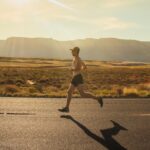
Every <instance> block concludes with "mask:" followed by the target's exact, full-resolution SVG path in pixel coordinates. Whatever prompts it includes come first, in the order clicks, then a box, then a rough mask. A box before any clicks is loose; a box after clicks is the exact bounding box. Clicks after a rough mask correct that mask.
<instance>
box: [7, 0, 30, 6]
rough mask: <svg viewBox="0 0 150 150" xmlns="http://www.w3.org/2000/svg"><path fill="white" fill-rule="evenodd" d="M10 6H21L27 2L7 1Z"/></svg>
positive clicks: (26, 0) (20, 0) (22, 0)
mask: <svg viewBox="0 0 150 150" xmlns="http://www.w3.org/2000/svg"><path fill="white" fill-rule="evenodd" d="M7 1H8V2H9V3H10V4H12V5H15V6H23V5H25V4H27V3H28V2H29V0H7Z"/></svg>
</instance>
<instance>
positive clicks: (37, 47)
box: [0, 37, 150, 62]
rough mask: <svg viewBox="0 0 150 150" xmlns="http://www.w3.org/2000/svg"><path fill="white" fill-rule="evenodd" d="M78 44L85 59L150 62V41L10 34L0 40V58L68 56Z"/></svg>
mask: <svg viewBox="0 0 150 150" xmlns="http://www.w3.org/2000/svg"><path fill="white" fill-rule="evenodd" d="M74 46H79V47H80V49H81V57H82V58H83V59H88V60H105V61H135V62H150V42H144V41H137V40H123V39H115V38H101V39H92V38H88V39H79V40H72V41H57V40H54V39H50V38H22V37H11V38H8V39H7V40H0V57H25V58H32V57H33V58H57V59H68V58H71V54H70V52H69V49H70V48H72V47H74Z"/></svg>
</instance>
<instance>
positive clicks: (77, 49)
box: [70, 47, 80, 56]
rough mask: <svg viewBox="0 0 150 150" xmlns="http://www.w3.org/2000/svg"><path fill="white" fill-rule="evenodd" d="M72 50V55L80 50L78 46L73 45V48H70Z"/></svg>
mask: <svg viewBox="0 0 150 150" xmlns="http://www.w3.org/2000/svg"><path fill="white" fill-rule="evenodd" d="M70 50H71V52H72V55H73V56H78V55H79V52H80V48H79V47H74V48H73V49H70Z"/></svg>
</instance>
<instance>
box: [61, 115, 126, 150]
mask: <svg viewBox="0 0 150 150" xmlns="http://www.w3.org/2000/svg"><path fill="white" fill-rule="evenodd" d="M60 117H61V118H65V119H68V120H71V121H72V122H74V123H75V124H76V125H77V126H78V127H80V128H81V129H82V130H83V131H84V132H85V134H87V135H88V136H89V137H91V138H92V139H94V140H95V141H97V142H98V143H100V144H102V145H103V146H104V147H106V148H107V149H108V150H127V149H126V148H125V147H123V146H122V145H120V144H119V143H118V142H117V141H116V140H115V139H114V138H113V137H112V136H113V135H117V134H118V133H119V132H120V131H121V130H127V129H126V128H124V127H122V126H121V125H119V124H118V123H116V122H115V121H112V120H111V122H112V123H113V125H114V126H113V127H112V128H108V129H103V130H100V132H101V133H102V135H103V138H102V137H100V136H97V135H96V134H94V133H93V132H92V131H90V130H89V129H88V128H87V127H86V126H84V125H83V124H81V123H80V122H79V121H77V120H75V119H74V118H73V117H72V116H70V115H61V116H60Z"/></svg>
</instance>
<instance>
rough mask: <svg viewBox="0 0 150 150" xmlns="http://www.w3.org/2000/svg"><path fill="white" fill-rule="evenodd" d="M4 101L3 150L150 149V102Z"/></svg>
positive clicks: (0, 105) (0, 110) (0, 104)
mask: <svg viewBox="0 0 150 150" xmlns="http://www.w3.org/2000/svg"><path fill="white" fill-rule="evenodd" d="M65 102H66V101H65V99H55V98H53V99H49V98H0V150H105V149H106V150H107V149H109V150H124V149H128V150H150V99H104V107H103V108H100V105H99V104H98V103H97V102H96V101H94V100H92V99H72V103H71V107H70V109H71V112H70V113H68V114H67V113H60V112H58V111H57V109H58V108H61V107H62V106H64V105H65Z"/></svg>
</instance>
